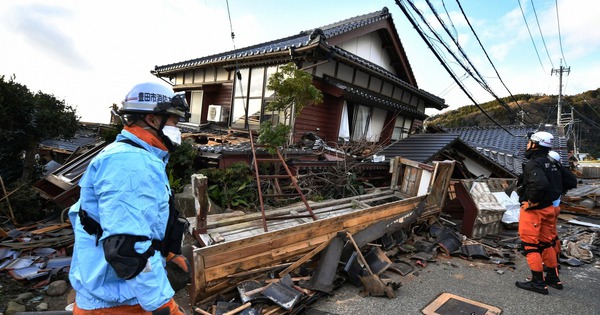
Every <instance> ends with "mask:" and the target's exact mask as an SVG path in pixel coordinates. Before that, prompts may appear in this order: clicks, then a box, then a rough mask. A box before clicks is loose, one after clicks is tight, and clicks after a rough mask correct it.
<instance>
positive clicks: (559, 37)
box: [554, 0, 567, 65]
mask: <svg viewBox="0 0 600 315" xmlns="http://www.w3.org/2000/svg"><path fill="white" fill-rule="evenodd" d="M554 2H555V3H556V6H555V7H556V24H557V26H558V43H559V44H560V54H561V55H562V58H563V61H564V62H565V65H566V64H567V59H565V54H564V53H563V47H562V37H561V36H560V19H559V18H558V0H555V1H554Z"/></svg>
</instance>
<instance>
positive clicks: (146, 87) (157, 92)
mask: <svg viewBox="0 0 600 315" xmlns="http://www.w3.org/2000/svg"><path fill="white" fill-rule="evenodd" d="M122 104H123V107H121V109H120V110H119V113H120V114H157V115H160V114H163V115H164V114H167V115H175V116H178V117H180V121H187V119H188V118H189V117H190V112H189V111H190V107H189V106H188V104H187V102H186V100H185V96H184V95H183V94H175V93H174V92H173V89H172V88H170V87H167V86H164V85H162V84H159V83H154V82H146V83H140V84H137V85H136V86H134V87H133V88H132V89H131V91H129V93H127V95H126V96H125V99H124V100H123V102H122Z"/></svg>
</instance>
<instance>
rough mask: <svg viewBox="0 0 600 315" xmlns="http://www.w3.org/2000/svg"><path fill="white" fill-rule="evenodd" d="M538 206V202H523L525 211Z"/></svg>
mask: <svg viewBox="0 0 600 315" xmlns="http://www.w3.org/2000/svg"><path fill="white" fill-rule="evenodd" d="M538 204H539V203H538V202H536V203H533V202H531V201H529V200H527V201H523V202H521V207H523V209H524V210H527V209H529V208H531V207H535V206H537V205H538Z"/></svg>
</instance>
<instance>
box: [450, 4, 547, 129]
mask: <svg viewBox="0 0 600 315" xmlns="http://www.w3.org/2000/svg"><path fill="white" fill-rule="evenodd" d="M456 3H457V4H458V8H459V9H460V12H461V13H462V15H463V17H464V19H465V21H466V22H467V25H469V28H470V29H471V32H472V33H473V35H474V36H475V39H477V43H479V47H481V50H483V53H484V54H485V57H486V58H487V60H488V61H489V62H490V64H491V65H492V68H493V69H494V72H495V73H496V76H497V77H498V79H499V80H500V83H502V86H504V88H505V89H506V91H507V92H508V94H509V95H510V97H511V98H512V100H513V101H514V102H515V104H517V107H519V109H521V110H522V111H523V113H525V115H527V117H528V118H529V119H530V120H531V122H532V123H533V122H534V119H533V118H532V117H531V116H529V113H527V112H526V111H525V110H524V109H523V108H522V107H521V105H520V104H519V102H518V101H517V99H516V97H515V96H514V95H513V94H512V92H511V91H510V89H509V88H508V87H507V86H506V84H505V83H504V80H502V77H501V76H500V73H498V69H496V66H495V65H494V63H493V62H492V59H491V58H490V56H489V55H488V53H487V50H486V49H485V48H484V47H483V44H482V43H481V40H480V39H479V36H478V35H477V33H476V32H475V29H474V28H473V25H471V22H470V21H469V19H468V18H467V15H466V14H465V10H463V7H462V5H461V4H460V1H459V0H456ZM540 62H541V61H540Z"/></svg>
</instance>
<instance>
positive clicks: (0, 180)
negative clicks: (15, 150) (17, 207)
mask: <svg viewBox="0 0 600 315" xmlns="http://www.w3.org/2000/svg"><path fill="white" fill-rule="evenodd" d="M0 185H2V192H4V197H5V198H6V203H7V204H8V212H9V217H10V219H11V220H12V222H13V223H17V222H16V221H15V215H14V214H13V211H12V207H11V206H10V201H9V200H8V195H10V194H7V193H6V187H5V186H4V181H3V180H2V176H0ZM19 188H21V187H19ZM19 188H17V189H19ZM17 189H15V190H14V191H17ZM14 191H13V192H14ZM13 192H11V194H12V193H13Z"/></svg>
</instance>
